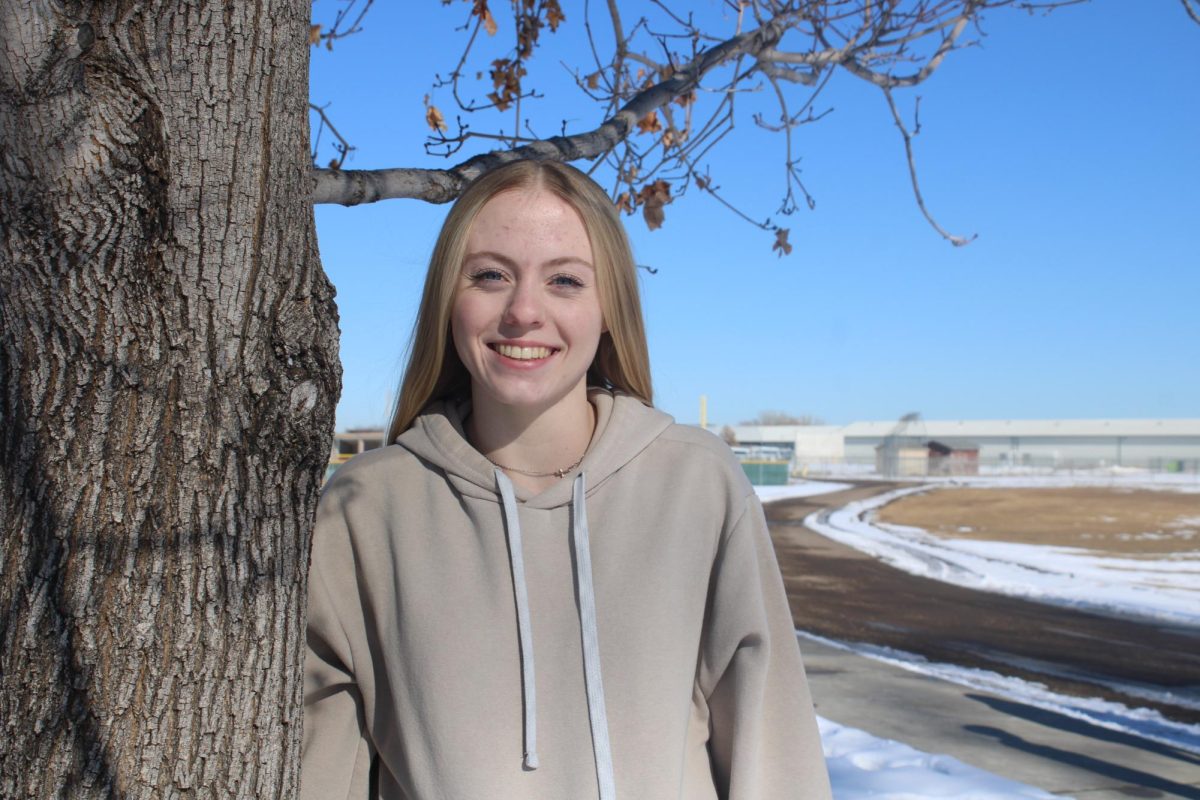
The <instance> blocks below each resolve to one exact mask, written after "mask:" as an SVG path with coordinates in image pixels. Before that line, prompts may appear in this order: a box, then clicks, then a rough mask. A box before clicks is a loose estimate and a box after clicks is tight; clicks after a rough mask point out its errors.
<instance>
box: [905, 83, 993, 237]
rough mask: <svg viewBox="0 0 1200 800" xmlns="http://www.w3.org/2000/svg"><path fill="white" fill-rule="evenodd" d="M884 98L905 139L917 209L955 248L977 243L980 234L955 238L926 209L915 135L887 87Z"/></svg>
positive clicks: (918, 125) (909, 172) (918, 126)
mask: <svg viewBox="0 0 1200 800" xmlns="http://www.w3.org/2000/svg"><path fill="white" fill-rule="evenodd" d="M883 96H884V97H885V98H887V104H888V108H890V109H891V111H892V119H893V120H895V122H896V127H897V128H898V129H899V130H900V135H901V136H903V137H904V153H905V155H906V156H907V158H908V175H909V177H910V178H911V179H912V187H913V196H914V197H915V198H916V200H917V208H919V209H921V214H922V215H924V217H925V219H926V221H928V222H929V224H930V225H931V226H933V229H934V230H935V231H937V232H938V234H939V235H940V236H941V237H942V238H943V239H945V240H946V241H948V242H950V244H952V245H954V246H955V247H962V246H963V245H967V244H970V243H971V242H973V241H975V239H976V237H978V236H979V234H977V233H973V234H971V235H970V236H966V237H963V236H955V235H954V234H952V233H949V232H948V231H946V229H945V228H943V227H942V226H941V225H939V224H938V222H937V220H935V219H934V218H933V215H932V214H930V213H929V210H928V209H927V208H925V199H924V198H923V197H921V187H920V185H919V184H918V183H917V164H916V161H915V160H914V158H913V148H912V138H913V134H912V133H909V131H908V128H906V127H905V126H904V120H902V119H900V112H899V111H898V110H897V109H896V101H895V100H893V99H892V90H891V89H890V88H888V87H886V86H885V87H883ZM916 128H917V129H918V130H919V129H920V122H919V121H918V122H917V124H916Z"/></svg>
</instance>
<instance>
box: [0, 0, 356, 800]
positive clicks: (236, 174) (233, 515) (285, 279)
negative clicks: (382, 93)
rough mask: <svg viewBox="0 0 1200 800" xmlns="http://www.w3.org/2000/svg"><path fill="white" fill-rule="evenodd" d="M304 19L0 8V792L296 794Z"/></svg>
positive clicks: (325, 437) (323, 354) (327, 398)
mask: <svg viewBox="0 0 1200 800" xmlns="http://www.w3.org/2000/svg"><path fill="white" fill-rule="evenodd" d="M309 13H310V6H309V3H308V2H307V0H267V2H262V3H257V4H248V3H233V4H229V3H214V2H204V1H202V0H194V1H192V2H176V3H168V2H140V3H103V4H101V3H78V2H62V3H60V2H51V0H16V1H15V2H7V3H5V4H3V6H2V7H0V30H2V31H3V33H2V34H0V37H2V44H0V59H2V68H0V82H2V83H0V143H2V144H0V148H2V153H0V156H2V165H3V169H2V171H0V230H2V234H0V241H2V245H0V450H2V456H0V457H2V463H3V478H2V479H0V537H2V538H0V542H2V547H3V553H2V555H0V564H2V565H3V566H2V567H0V572H2V577H0V741H2V742H3V744H2V745H0V796H3V797H6V798H20V797H29V798H44V797H80V798H83V797H122V798H137V797H168V796H183V795H187V796H195V797H222V798H225V797H286V798H291V797H294V796H295V794H296V791H295V789H296V784H297V760H298V750H299V748H298V738H297V736H298V731H299V728H300V725H299V722H300V714H301V706H300V701H301V692H302V687H301V682H300V666H301V658H302V655H303V630H304V628H303V624H304V623H303V619H304V617H303V601H304V594H305V573H306V567H307V561H308V548H309V527H310V523H311V519H312V516H313V511H314V508H315V504H316V499H317V492H318V488H319V486H320V480H321V476H322V473H323V471H324V468H325V464H326V462H327V461H328V457H329V447H330V439H331V435H332V427H333V410H334V404H335V402H336V400H337V396H338V391H339V381H340V367H339V365H338V360H337V331H336V324H337V311H336V308H335V306H334V303H333V289H332V287H331V286H330V285H329V282H328V281H327V280H326V278H325V276H324V274H323V272H322V271H321V267H320V264H319V261H318V258H317V253H316V241H315V232H314V226H313V218H312V210H311V208H310V207H309V204H308V202H307V198H308V195H309V194H310V192H311V182H310V181H311V178H310V170H311V163H310V161H309V157H308V129H307V119H306V113H305V107H306V101H307V63H308V51H307V45H306V42H307V36H308V25H309Z"/></svg>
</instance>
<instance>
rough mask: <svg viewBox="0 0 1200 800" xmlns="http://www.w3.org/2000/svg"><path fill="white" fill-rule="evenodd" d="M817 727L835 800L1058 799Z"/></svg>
mask: <svg viewBox="0 0 1200 800" xmlns="http://www.w3.org/2000/svg"><path fill="white" fill-rule="evenodd" d="M817 724H818V725H819V726H820V729H821V745H822V747H823V748H824V751H825V765H826V766H827V767H828V768H829V779H830V781H831V782H832V783H833V796H834V798H835V800H859V798H873V799H874V800H880V799H882V800H915V798H922V797H949V798H957V799H958V800H1000V798H1010V797H1036V798H1050V797H1055V795H1052V794H1049V793H1047V792H1044V791H1042V790H1041V789H1036V788H1034V787H1032V786H1026V785H1024V784H1020V783H1016V782H1015V781H1010V780H1008V779H1007V778H1001V777H999V776H997V775H993V774H992V773H990V772H985V771H983V770H981V769H977V768H976V767H972V766H969V765H967V764H964V763H962V762H961V761H959V760H958V759H955V758H951V757H950V756H945V755H931V754H929V753H922V752H921V751H919V750H914V749H913V748H911V747H909V746H908V745H906V744H901V743H900V742H895V741H892V740H890V739H879V738H876V737H874V736H872V735H870V734H869V733H866V732H864V731H860V730H858V729H856V728H848V727H846V726H844V725H839V724H838V723H836V722H831V721H829V720H827V719H824V718H822V717H818V718H817Z"/></svg>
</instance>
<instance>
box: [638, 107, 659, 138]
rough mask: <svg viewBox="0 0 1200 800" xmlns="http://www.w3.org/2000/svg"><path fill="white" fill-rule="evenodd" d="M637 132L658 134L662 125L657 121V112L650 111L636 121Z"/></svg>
mask: <svg viewBox="0 0 1200 800" xmlns="http://www.w3.org/2000/svg"><path fill="white" fill-rule="evenodd" d="M637 126H638V130H639V131H641V132H642V133H658V132H659V131H661V130H662V123H660V122H659V121H658V112H657V111H651V112H650V113H649V114H647V115H646V116H644V117H642V118H641V119H639V120H638V124H637Z"/></svg>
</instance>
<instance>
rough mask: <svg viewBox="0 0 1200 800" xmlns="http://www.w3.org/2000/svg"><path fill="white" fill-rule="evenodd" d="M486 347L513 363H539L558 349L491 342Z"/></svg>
mask: <svg viewBox="0 0 1200 800" xmlns="http://www.w3.org/2000/svg"><path fill="white" fill-rule="evenodd" d="M488 347H490V348H491V349H492V350H494V351H496V352H497V353H499V354H500V355H502V356H504V357H505V358H511V359H512V360H514V361H541V360H542V359H545V358H549V357H550V356H552V355H554V354H555V353H557V352H558V349H557V348H554V347H541V346H535V347H521V346H518V345H512V344H500V343H498V342H493V343H491V344H489V345H488Z"/></svg>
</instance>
